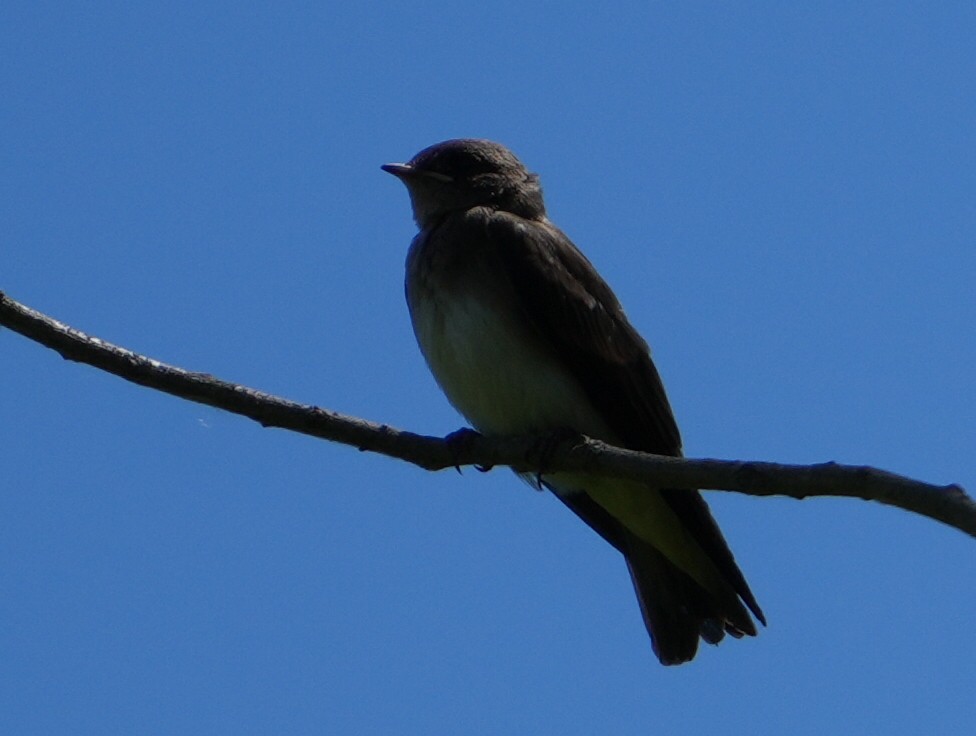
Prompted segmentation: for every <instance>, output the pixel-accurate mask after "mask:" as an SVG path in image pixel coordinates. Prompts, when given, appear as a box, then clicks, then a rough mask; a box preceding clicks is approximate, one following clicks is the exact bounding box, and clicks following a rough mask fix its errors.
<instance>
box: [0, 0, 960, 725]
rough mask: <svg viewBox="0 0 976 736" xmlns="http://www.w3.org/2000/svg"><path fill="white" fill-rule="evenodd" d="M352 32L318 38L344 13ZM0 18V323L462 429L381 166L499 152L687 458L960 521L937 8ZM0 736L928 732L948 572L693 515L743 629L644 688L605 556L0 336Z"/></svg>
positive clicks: (494, 484)
mask: <svg viewBox="0 0 976 736" xmlns="http://www.w3.org/2000/svg"><path fill="white" fill-rule="evenodd" d="M345 5H349V6H352V7H343V6H345ZM614 7H615V9H614V11H613V12H610V11H608V10H598V9H597V8H596V6H594V5H592V4H589V3H579V4H575V5H574V4H570V3H538V4H536V3H525V2H522V3H504V2H499V3H492V4H490V5H489V4H477V5H476V4H474V3H461V4H457V3H450V4H438V3H428V4H422V5H415V4H409V3H363V4H355V3H350V4H339V3H277V4H270V3H269V4H267V5H258V4H251V3H215V2H197V3H192V4H190V3H166V4H155V5H149V4H132V3H107V2H94V3H86V4H83V5H82V4H75V3H39V2H31V3H27V2H18V1H17V0H10V1H8V2H6V3H4V4H3V6H2V8H0V99H2V100H3V103H2V105H0V141H2V144H0V242H2V244H3V245H2V257H0V264H2V279H0V289H2V290H4V291H6V292H8V293H9V294H10V295H11V296H13V297H14V298H17V299H20V300H22V301H24V302H26V303H28V304H30V305H31V306H33V307H35V308H37V309H40V310H42V311H45V312H47V313H49V314H51V315H53V316H55V317H57V318H59V319H62V320H64V321H67V322H69V323H71V324H72V325H74V326H76V327H78V328H80V329H82V330H85V331H88V332H90V333H93V334H95V335H98V336H100V337H102V338H104V339H107V340H111V341H114V342H117V343H120V344H122V345H125V346H127V347H129V348H131V349H133V350H136V351H140V352H144V353H146V354H149V355H151V356H153V357H156V358H158V359H161V360H165V361H167V362H172V363H175V364H178V365H181V366H183V367H186V368H189V369H192V370H201V371H207V372H211V373H214V374H216V375H219V376H221V377H222V378H225V379H228V380H234V381H239V382H242V383H246V384H248V385H252V386H255V387H258V388H261V389H263V390H266V391H270V392H274V393H279V394H282V395H284V396H287V397H289V398H292V399H295V400H300V401H304V402H308V403H315V404H319V405H321V406H325V407H329V408H332V409H336V410H339V411H343V412H347V413H351V414H356V415H359V416H363V417H367V418H369V419H373V420H376V421H383V422H387V423H390V424H394V425H397V426H400V427H405V428H409V429H412V430H415V431H422V432H428V433H436V434H443V433H446V432H449V431H451V430H454V429H456V428H457V427H458V426H460V424H461V421H460V419H459V418H458V417H457V415H456V414H455V413H454V412H453V410H452V409H451V408H450V406H449V405H448V404H447V402H446V401H445V400H444V399H443V398H442V397H441V395H440V394H439V392H438V391H437V388H436V386H435V384H434V382H433V380H432V379H431V378H430V376H429V374H428V373H427V370H426V368H425V366H424V364H423V362H422V360H421V358H420V355H419V352H418V350H417V348H416V346H415V344H414V341H413V336H412V333H411V331H410V326H409V322H408V319H407V314H406V309H405V306H404V303H403V296H402V269H403V259H404V256H405V254H406V248H407V245H408V243H409V240H410V238H411V237H412V236H413V232H414V227H413V224H412V222H411V219H410V213H409V209H408V202H407V197H406V194H405V192H404V191H403V187H402V185H400V184H399V183H398V182H396V181H395V180H394V179H392V178H391V177H389V176H387V175H386V174H383V173H382V172H381V171H380V170H379V165H380V164H381V163H384V162H388V161H397V160H404V159H406V158H409V157H410V156H412V155H413V154H414V153H415V152H416V151H417V150H419V149H420V148H422V147H424V146H426V145H429V144H431V143H433V142H436V141H438V140H442V139H445V138H450V137H469V136H470V137H487V138H492V139H495V140H499V141H502V142H504V143H506V144H508V145H509V146H511V147H512V148H513V149H514V150H515V151H516V152H517V153H518V154H519V155H520V156H521V158H522V159H523V160H524V161H525V162H526V163H527V165H528V166H529V167H530V168H531V169H532V170H534V171H537V172H539V173H540V175H541V176H542V182H543V185H544V188H545V192H546V195H547V201H548V205H549V212H550V216H551V217H552V219H553V220H554V221H555V222H557V223H558V224H559V225H560V226H561V227H562V228H563V229H564V230H565V231H566V232H567V233H569V234H570V236H571V237H572V238H573V239H574V240H575V241H576V242H577V243H578V244H579V245H580V247H581V248H583V250H584V251H585V252H586V253H587V254H588V255H589V256H590V258H591V260H592V261H593V262H594V263H595V264H596V265H597V267H598V268H599V269H600V270H601V272H602V273H603V274H604V276H605V277H606V278H607V280H608V281H609V282H610V283H611V284H612V285H613V287H614V288H615V290H616V291H617V293H618V295H619V297H620V298H621V300H622V302H623V303H624V305H625V307H626V309H627V311H628V314H629V315H630V317H631V320H632V321H633V322H634V324H635V325H636V326H637V327H638V328H639V329H640V330H641V332H642V333H643V334H644V335H645V337H646V338H647V339H648V341H649V342H650V343H651V345H652V347H653V349H654V354H655V357H656V360H657V363H658V366H659V368H660V370H661V373H662V374H663V376H664V380H665V383H666V385H667V387H668V390H669V393H670V396H671V400H672V403H673V405H674V409H675V412H676V414H677V417H678V420H679V424H680V425H681V427H682V431H683V435H684V439H685V448H686V451H687V453H688V454H689V455H692V456H707V457H722V458H744V459H766V460H774V461H783V462H820V461H826V460H836V461H839V462H854V463H867V464H872V465H876V466H880V467H883V468H886V469H889V470H894V471H897V472H901V473H905V474H908V475H911V476H914V477H918V478H923V479H926V480H929V481H932V482H937V483H948V482H958V483H962V484H963V485H965V486H966V487H968V488H969V489H970V490H971V491H972V490H976V459H974V458H976V452H974V450H976V391H974V390H973V365H974V364H976V339H974V330H973V324H974V323H976V299H974V297H973V291H972V289H973V281H974V279H973V277H974V274H976V257H974V255H973V252H974V251H973V242H974V238H976V205H974V201H976V200H974V194H976V143H974V140H976V139H974V137H973V127H974V122H976V47H974V45H973V41H972V39H973V34H974V32H976V6H973V5H972V4H971V3H961V2H960V3H951V2H946V3H938V4H931V3H929V4H925V3H858V4H852V3H810V4H799V3H795V4H794V3H774V2H768V3H759V2H757V3H738V4H735V5H734V6H733V5H730V4H720V3H702V4H691V3H670V4H665V3H631V4H626V5H625V4H623V3H621V4H618V5H616V6H614ZM0 377H2V381H0V412H2V416H3V418H4V421H3V422H2V424H0V447H2V453H0V477H2V479H3V482H2V487H3V490H2V492H0V731H2V732H3V733H17V734H54V733H59V734H60V733H85V734H87V733H91V734H105V733H126V734H168V733H181V734H195V733H207V734H223V733H227V734H249V733H256V734H257V733H287V734H304V733H357V734H359V733H361V734H371V733H398V734H432V733H466V734H498V733H559V734H588V733H618V734H639V733H641V734H642V733H649V732H659V733H673V732H684V733H722V734H739V733H743V734H744V733H749V734H763V733H769V734H782V733H790V734H822V733H865V732H873V733H888V734H915V733H921V732H926V733H940V734H958V733H970V732H971V730H972V722H973V720H974V719H976V698H974V697H973V684H974V682H976V656H974V653H976V635H974V632H973V611H974V610H976V585H974V581H976V545H974V543H973V540H972V539H969V538H966V537H965V536H963V535H962V534H960V533H959V532H956V531H954V530H951V529H949V528H947V527H943V526H940V525H938V524H936V523H935V522H932V521H929V520H926V519H923V518H921V517H915V516H911V515H908V514H906V513H903V512H898V511H896V510H892V509H888V508H883V507H880V506H877V505H871V504H866V503H862V502H856V501H843V500H823V499H820V500H809V501H805V502H796V501H790V500H785V499H756V498H750V497H746V496H739V495H733V494H717V493H713V494H708V498H709V500H710V502H711V503H712V506H713V509H714V510H715V513H716V515H717V516H718V518H719V520H720V522H721V523H722V526H723V529H724V530H725V533H726V536H727V537H728V539H729V541H730V543H731V545H732V547H733V549H734V550H735V552H736V555H737V558H738V560H739V562H740V563H741V565H742V567H743V569H744V570H745V572H746V574H747V576H748V578H749V580H750V582H751V584H752V587H753V590H754V591H755V593H756V595H757V597H758V598H759V600H760V602H761V604H762V605H763V607H764V609H765V611H766V613H767V616H768V618H769V628H768V629H766V630H764V631H762V632H761V634H760V636H759V637H758V638H756V639H754V640H749V641H731V642H727V643H724V644H723V645H722V646H720V647H718V648H706V649H705V650H704V651H702V652H701V654H700V655H699V658H698V659H697V660H696V661H695V662H694V663H692V664H690V665H686V666H684V667H681V668H662V667H660V666H659V665H658V664H657V662H656V660H655V658H654V656H653V654H652V652H651V649H650V646H649V644H648V642H647V638H646V635H645V633H644V630H643V626H642V624H641V621H640V616H639V613H638V611H637V606H636V603H635V601H634V598H633V594H632V591H631V587H630V582H629V580H628V578H627V574H626V570H625V567H624V565H623V563H622V561H621V560H620V559H619V557H618V555H617V554H616V553H615V552H614V551H613V550H612V549H611V548H610V547H609V546H607V545H606V544H604V543H603V542H602V541H601V540H600V539H599V538H598V537H597V536H596V535H595V534H593V533H592V532H591V531H590V530H589V529H587V528H586V527H585V526H584V525H583V524H581V523H580V522H579V521H578V520H577V519H576V518H575V517H573V516H572V514H570V513H568V512H567V511H566V510H565V509H563V508H562V507H561V506H560V505H559V504H558V502H556V501H555V500H554V499H552V498H550V497H548V496H546V495H545V494H540V493H535V492H533V491H531V490H529V489H528V488H527V487H526V486H524V485H522V484H520V483H518V482H517V481H516V480H515V479H514V478H513V477H512V476H511V475H509V474H507V473H505V472H504V471H496V472H492V473H488V474H480V473H477V472H471V471H469V472H466V473H465V474H464V475H463V476H462V477H459V476H458V475H457V474H456V473H454V472H453V471H451V472H442V473H437V474H429V473H425V472H423V471H420V470H418V469H416V468H413V467H411V466H407V465H404V464H401V463H397V462H394V461H392V460H388V459H386V458H382V457H378V456H373V455H366V454H361V453H359V452H356V451H355V450H352V449H350V448H347V447H343V446H338V445H330V444H327V443H323V442H319V441H315V440H312V439H309V438H306V437H300V436H297V435H292V434H288V433H285V432H281V431H276V430H265V429H261V428H260V427H258V426H256V425H255V424H253V423H251V422H248V421H246V420H243V419H241V418H238V417H235V416H231V415H228V414H223V413H220V412H218V411H216V410H212V409H210V408H207V407H202V406H197V405H193V404H189V403H186V402H182V401H179V400H176V399H173V398H171V397H168V396H163V395H161V394H157V393H154V392H151V391H148V390H146V389H143V388H139V387H135V386H132V385H128V384H125V383H123V382H122V381H120V380H118V379H116V378H113V377H110V376H107V375H105V374H102V373H100V372H98V371H96V370H94V369H92V368H88V367H85V366H80V365H77V364H73V363H67V362H65V361H63V360H61V359H60V358H59V357H57V356H56V355H55V354H54V353H52V352H50V351H47V350H45V349H43V348H40V347H39V346H37V345H35V344H32V343H30V342H28V341H27V340H25V339H23V338H21V337H19V336H18V335H15V334H14V333H12V332H10V331H0Z"/></svg>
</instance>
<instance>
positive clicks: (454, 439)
mask: <svg viewBox="0 0 976 736" xmlns="http://www.w3.org/2000/svg"><path fill="white" fill-rule="evenodd" d="M479 437H481V434H480V433H478V432H475V431H474V430H473V429H470V428H468V427H461V429H458V430H456V431H454V432H451V433H450V434H449V435H447V436H446V437H444V441H445V442H446V443H447V447H448V449H449V450H450V451H451V459H452V460H454V469H455V470H456V471H457V472H458V474H460V473H461V462H460V460H459V459H458V458H459V457H460V455H461V453H463V452H464V450H466V449H467V448H468V446H469V445H470V444H471V442H472V440H476V439H477V438H479ZM474 467H475V469H477V470H479V471H481V472H482V473H487V472H488V471H489V470H491V466H490V465H489V466H487V467H485V466H482V465H475V466H474Z"/></svg>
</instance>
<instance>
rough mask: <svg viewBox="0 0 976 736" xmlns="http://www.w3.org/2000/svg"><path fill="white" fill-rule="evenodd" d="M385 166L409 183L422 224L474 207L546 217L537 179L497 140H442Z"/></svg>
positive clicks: (529, 217)
mask: <svg viewBox="0 0 976 736" xmlns="http://www.w3.org/2000/svg"><path fill="white" fill-rule="evenodd" d="M382 169H383V171H386V172H388V173H390V174H393V175H394V176H395V177H397V178H398V179H400V181H402V182H403V183H404V184H405V185H406V187H407V190H408V191H409V193H410V203H411V204H412V205H413V216H414V220H416V221H417V225H419V226H420V227H421V228H423V227H426V226H428V225H431V224H433V223H434V222H435V221H436V220H437V219H439V218H440V217H442V216H444V215H446V214H449V213H451V212H455V211H463V210H466V209H470V208H472V207H492V208H495V209H499V210H503V211H505V212H511V213H513V214H516V215H519V216H521V217H525V218H527V219H541V218H543V217H545V206H544V205H543V203H542V189H541V187H540V186H539V177H538V176H536V175H535V174H531V173H529V171H528V170H527V169H526V168H525V166H524V165H523V164H522V162H521V161H519V160H518V159H517V158H516V157H515V154H513V153H512V152H511V151H509V150H508V149H507V148H505V146H503V145H501V144H499V143H493V142H492V141H486V140H478V139H471V138H459V139H455V140H449V141H444V142H442V143H436V144H434V145H433V146H430V147H429V148H425V149H424V150H423V151H421V152H420V153H418V154H417V155H416V156H414V157H413V158H412V159H410V160H409V161H408V162H407V163H405V164H385V165H384V166H382Z"/></svg>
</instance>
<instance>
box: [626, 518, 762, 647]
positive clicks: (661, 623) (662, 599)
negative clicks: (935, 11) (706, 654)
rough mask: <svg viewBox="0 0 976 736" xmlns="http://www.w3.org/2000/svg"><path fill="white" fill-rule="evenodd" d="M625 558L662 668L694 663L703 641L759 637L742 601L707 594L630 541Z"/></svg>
mask: <svg viewBox="0 0 976 736" xmlns="http://www.w3.org/2000/svg"><path fill="white" fill-rule="evenodd" d="M624 557H625V559H626V560H627V568H628V570H629V571H630V577H631V580H632V581H633V583H634V590H635V592H636V593H637V600H638V602H639V604H640V609H641V615H642V616H643V618H644V625H645V626H646V627H647V632H648V634H650V637H651V646H652V647H653V649H654V653H655V654H656V655H657V658H658V659H659V660H660V661H661V664H665V665H675V664H681V663H683V662H688V661H690V660H692V659H694V657H695V654H696V653H697V652H698V640H699V639H703V640H704V641H706V642H708V643H709V644H718V643H719V642H720V641H722V639H723V638H724V637H725V634H729V635H730V636H733V637H735V638H737V639H738V638H741V637H742V636H755V635H756V627H755V624H754V623H753V621H752V618H751V617H750V616H749V614H748V613H747V612H746V610H745V608H744V607H743V605H742V603H741V602H740V601H739V599H738V596H736V595H735V594H734V592H731V591H730V595H725V596H719V595H716V594H715V593H712V592H709V591H707V590H705V588H703V587H702V586H701V585H699V584H698V583H697V582H696V581H694V580H693V579H692V578H691V577H690V576H689V575H688V574H686V573H685V572H683V571H682V570H680V569H679V568H678V567H676V566H675V565H674V564H672V563H671V562H670V561H669V560H668V559H667V558H666V557H665V556H664V555H663V554H661V553H660V552H658V551H657V550H656V549H655V548H654V547H652V546H651V545H649V544H647V543H645V542H643V541H641V540H640V539H639V538H637V537H634V536H630V535H628V539H627V544H626V550H625V551H624Z"/></svg>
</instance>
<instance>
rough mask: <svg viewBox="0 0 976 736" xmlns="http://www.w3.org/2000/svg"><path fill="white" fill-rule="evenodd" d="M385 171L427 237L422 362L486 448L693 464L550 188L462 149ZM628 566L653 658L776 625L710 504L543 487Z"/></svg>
mask: <svg viewBox="0 0 976 736" xmlns="http://www.w3.org/2000/svg"><path fill="white" fill-rule="evenodd" d="M383 168H384V170H386V171H388V172H390V173H392V174H394V175H396V176H397V177H399V178H400V179H401V180H402V181H403V182H404V184H406V186H407V189H408V191H409V193H410V198H411V203H412V205H413V211H414V218H415V220H416V221H417V225H418V226H419V228H420V233H419V234H418V235H417V237H416V238H415V239H414V241H413V243H412V245H411V248H410V252H409V255H408V258H407V282H406V289H407V301H408V305H409V307H410V313H411V318H412V320H413V324H414V330H415V332H416V334H417V339H418V342H419V344H420V347H421V350H422V351H423V353H424V356H425V358H426V359H427V362H428V364H429V366H430V368H431V371H432V372H433V373H434V376H435V378H436V379H437V381H438V383H439V384H440V386H441V388H442V389H443V390H444V392H445V394H446V395H447V397H448V399H449V400H450V401H451V403H452V404H454V406H455V407H456V408H457V409H458V410H459V411H460V412H461V413H462V414H464V415H465V416H466V417H467V418H468V420H469V421H470V422H471V423H472V424H473V425H474V426H475V428H477V429H478V430H480V431H481V432H484V433H486V434H508V433H513V434H514V433H527V432H545V431H548V430H556V429H564V428H571V429H574V430H577V431H579V432H582V433H584V434H587V435H590V436H593V437H597V438H600V439H603V440H606V441H608V442H612V443H614V444H617V445H621V446H623V447H628V448H631V449H634V450H642V451H646V452H653V453H657V454H661V455H671V456H680V455H681V438H680V435H679V432H678V428H677V425H676V424H675V421H674V417H673V415H672V413H671V407H670V405H669V403H668V399H667V396H666V394H665V391H664V386H663V385H662V383H661V379H660V377H659V375H658V372H657V369H656V368H655V367H654V363H653V362H652V360H651V356H650V352H649V350H648V347H647V344H646V343H645V342H644V340H643V339H642V338H641V337H640V335H639V334H638V333H637V331H636V330H635V329H634V328H633V327H632V326H631V324H630V322H629V321H628V320H627V317H626V316H625V315H624V312H623V309H622V308H621V306H620V303H619V302H618V301H617V298H616V296H614V294H613V292H612V291H611V290H610V287H609V286H607V284H606V283H605V282H604V281H603V279H602V278H601V277H600V275H599V274H598V273H597V271H596V269H594V268H593V266H592V265H591V264H590V262H589V261H588V260H587V259H586V257H585V256H584V255H583V254H582V253H581V252H580V251H579V250H578V249H577V248H576V246H575V245H573V243H572V242H571V241H570V240H569V238H568V237H567V236H566V235H565V234H564V233H563V232H562V231H560V230H559V229H558V228H557V227H555V226H554V225H553V224H552V223H551V222H549V220H548V219H547V218H546V214H545V207H544V204H543V200H542V190H541V188H540V186H539V180H538V177H537V176H535V175H534V174H530V173H529V172H528V171H527V170H526V169H525V167H524V166H523V165H522V163H521V162H520V161H519V160H518V159H517V158H516V157H515V156H514V155H513V154H512V153H511V152H510V151H509V150H508V149H507V148H505V147H504V146H501V145H499V144H497V143H492V142H490V141H483V140H451V141H445V142H443V143H439V144H437V145H434V146H431V147H430V148H426V149H424V150H423V151H421V152H420V153H419V154H417V155H416V156H415V157H414V158H413V159H411V161H410V162H408V163H407V164H388V165H386V166H384V167H383ZM544 481H545V483H546V485H547V486H548V487H549V488H550V489H552V490H553V491H554V492H555V494H556V496H557V497H558V498H559V499H560V500H561V501H563V503H565V504H566V505H567V506H568V507H569V508H570V509H572V510H573V511H574V512H575V513H576V514H577V515H578V516H579V517H580V518H582V519H583V520H584V521H585V522H586V523H587V524H589V525H590V526H591V527H592V528H593V529H594V530H596V531H597V532H598V533H599V534H600V535H601V536H602V537H603V538H604V539H606V540H607V541H608V542H609V543H610V544H612V545H613V546H614V547H615V548H616V549H618V550H619V551H620V552H621V553H622V554H623V555H624V557H625V558H626V561H627V566H628V569H629V570H630V574H631V578H632V580H633V582H634V587H635V589H636V591H637V597H638V599H639V601H640V606H641V612H642V614H643V618H644V622H645V624H646V626H647V630H648V632H649V633H650V635H651V640H652V643H653V646H654V651H655V652H656V653H657V655H658V657H659V659H660V660H661V662H662V663H664V664H678V663H681V662H685V661H688V660H690V659H692V658H693V657H694V656H695V653H696V651H697V648H698V639H699V637H700V638H703V639H705V640H706V641H708V642H711V643H717V642H718V641H719V640H721V639H722V638H723V636H724V634H725V633H729V634H731V635H733V636H735V637H741V636H743V635H749V636H752V635H755V633H756V628H755V625H754V623H753V621H752V618H751V617H750V615H749V613H748V612H747V610H746V608H747V607H748V609H749V611H751V612H752V614H753V615H754V616H755V617H756V618H757V619H759V620H760V621H761V622H763V623H765V618H764V617H763V614H762V611H761V610H760V608H759V605H758V604H757V603H756V600H755V598H754V597H753V595H752V592H751V591H750V590H749V586H748V585H747V583H746V581H745V578H744V577H743V575H742V573H741V572H740V570H739V568H738V566H737V565H736V562H735V559H734V558H733V556H732V553H731V551H730V550H729V548H728V546H727V545H726V543H725V540H724V539H723V537H722V533H721V531H720V530H719V528H718V525H717V524H716V523H715V521H714V520H713V518H712V516H711V513H710V512H709V510H708V506H707V505H706V504H705V501H704V500H703V499H702V498H701V496H700V494H699V493H698V492H697V491H684V490H657V489H649V488H646V487H642V486H638V485H636V484H633V483H627V482H620V481H612V482H611V481H608V480H607V479H604V478H598V477H593V476H583V475H578V474H577V475H573V474H565V473H563V474H555V475H552V476H547V477H546V478H545V479H544Z"/></svg>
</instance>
